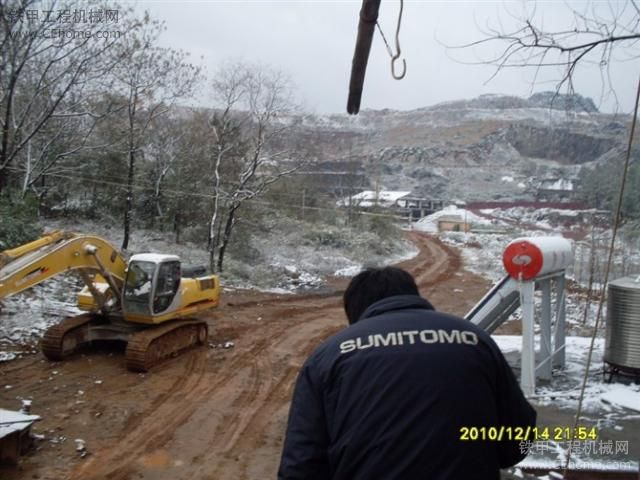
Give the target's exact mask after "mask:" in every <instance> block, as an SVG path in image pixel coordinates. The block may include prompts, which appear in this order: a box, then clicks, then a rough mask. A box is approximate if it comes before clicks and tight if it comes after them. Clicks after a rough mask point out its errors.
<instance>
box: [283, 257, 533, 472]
mask: <svg viewBox="0 0 640 480" xmlns="http://www.w3.org/2000/svg"><path fill="white" fill-rule="evenodd" d="M344 307H345V311H346V314H347V318H348V320H349V323H350V326H349V327H348V328H346V329H345V330H343V331H341V332H339V333H338V334H336V335H334V336H333V337H331V338H330V339H329V340H327V341H326V342H324V343H323V344H322V345H320V346H319V347H318V348H317V349H316V350H315V351H314V352H313V354H312V355H311V356H310V357H309V358H308V360H307V361H306V362H305V364H304V366H303V367H302V370H301V371H300V374H299V376H298V380H297V383H296V386H295V390H294V394H293V400H292V403H291V409H290V412H289V423H288V426H287V433H286V438H285V442H284V450H283V453H282V460H281V463H280V469H279V472H278V478H280V479H282V480H292V479H304V480H312V479H323V480H328V479H332V480H359V479H362V480H386V479H398V480H436V479H451V480H469V479H483V480H484V479H499V477H500V474H499V469H500V468H504V467H508V466H511V465H514V464H516V463H517V462H519V461H520V460H522V459H523V458H524V457H525V456H526V453H523V450H524V449H522V448H521V447H520V441H519V440H522V436H523V433H522V432H521V431H520V430H518V429H522V431H526V429H527V427H532V426H534V425H535V419H536V413H535V411H534V410H533V408H532V407H531V406H530V405H529V403H528V402H527V400H526V399H525V398H524V396H523V394H522V392H521V390H520V388H519V386H518V384H517V382H516V379H515V377H514V375H513V373H512V371H511V369H510V368H509V365H508V364H507V362H506V361H505V359H504V357H503V356H502V353H501V352H500V350H499V349H498V347H497V346H496V344H495V343H494V342H493V340H492V339H491V337H490V336H489V335H488V334H487V333H485V332H484V331H482V330H481V329H479V328H477V327H476V326H475V325H473V324H471V323H470V322H467V321H465V320H463V319H460V318H457V317H454V316H452V315H447V314H443V313H439V312H436V311H435V310H434V309H433V307H432V306H431V304H430V303H429V302H428V301H427V300H425V299H423V298H421V297H420V296H419V293H418V288H417V286H416V284H415V281H414V280H413V278H412V277H411V275H409V274H408V273H407V272H405V271H403V270H400V269H397V268H392V267H387V268H382V269H368V270H365V271H363V272H361V273H359V274H358V275H356V276H355V277H354V278H353V279H352V281H351V283H350V284H349V286H348V288H347V290H346V291H345V294H344ZM471 429H475V434H474V431H472V430H471ZM483 431H484V433H482V432H483ZM517 432H519V433H520V437H521V438H517V439H516V438H515V437H516V433H517ZM498 436H500V438H501V440H498V439H497V437H498ZM464 437H467V438H468V439H467V440H464V439H463V438H464ZM483 437H484V438H489V437H491V438H492V440H488V439H487V440H482V438H483ZM470 438H475V439H474V440H471V439H470Z"/></svg>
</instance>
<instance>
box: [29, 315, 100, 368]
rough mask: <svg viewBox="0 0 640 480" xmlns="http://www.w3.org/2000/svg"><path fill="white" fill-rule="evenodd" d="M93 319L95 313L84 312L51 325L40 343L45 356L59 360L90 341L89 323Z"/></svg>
mask: <svg viewBox="0 0 640 480" xmlns="http://www.w3.org/2000/svg"><path fill="white" fill-rule="evenodd" d="M93 319H94V315H92V314H90V313H84V314H82V315H77V316H75V317H68V318H65V319H64V320H63V321H61V322H60V323H58V324H56V325H54V326H52V327H50V328H49V329H48V330H47V331H46V333H45V334H44V336H43V337H42V342H41V344H40V347H41V349H42V353H43V354H44V356H45V357H47V358H48V359H49V360H54V361H59V360H62V359H63V358H64V357H66V356H68V355H70V354H72V353H73V352H74V351H75V350H76V349H77V348H78V347H79V346H80V345H82V344H86V343H88V342H89V341H90V339H89V323H90V322H91V320H93Z"/></svg>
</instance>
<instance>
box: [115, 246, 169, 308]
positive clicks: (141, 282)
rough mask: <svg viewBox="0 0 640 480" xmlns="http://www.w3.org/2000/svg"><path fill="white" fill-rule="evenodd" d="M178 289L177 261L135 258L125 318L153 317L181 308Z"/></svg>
mask: <svg viewBox="0 0 640 480" xmlns="http://www.w3.org/2000/svg"><path fill="white" fill-rule="evenodd" d="M179 287H180V259H179V258H178V257H176V256H175V255H158V254H151V253H143V254H138V255H133V256H132V257H131V260H130V261H129V266H128V267H127V276H126V278H125V283H124V290H123V298H122V305H123V308H124V312H125V316H128V315H135V316H136V317H137V316H141V317H154V316H157V315H160V314H163V313H167V311H172V310H174V309H176V308H178V306H179V303H180V298H179V295H178V289H179ZM172 306H173V308H171V307H172Z"/></svg>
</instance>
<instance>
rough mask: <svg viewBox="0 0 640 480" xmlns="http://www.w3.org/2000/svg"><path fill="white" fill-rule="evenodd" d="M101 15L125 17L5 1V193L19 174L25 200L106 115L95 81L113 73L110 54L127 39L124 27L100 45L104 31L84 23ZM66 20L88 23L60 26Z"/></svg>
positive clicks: (1, 31)
mask: <svg viewBox="0 0 640 480" xmlns="http://www.w3.org/2000/svg"><path fill="white" fill-rule="evenodd" d="M97 11H101V12H103V14H104V12H105V11H111V12H118V13H124V12H123V11H120V7H119V6H118V5H117V4H114V3H111V4H110V5H108V6H107V5H105V4H104V3H103V2H97V1H92V0H91V1H88V2H87V1H82V2H80V1H79V0H68V1H57V0H53V1H51V2H49V3H48V4H47V5H44V4H42V3H41V2H39V1H37V0H8V1H6V2H0V191H2V190H3V189H4V188H5V187H6V186H7V185H8V181H9V176H10V172H11V171H15V170H19V171H21V172H22V173H23V181H22V185H21V189H22V192H23V193H24V192H25V191H26V189H28V188H29V187H30V186H32V185H33V184H34V183H35V181H37V180H38V178H39V177H40V176H41V175H42V174H44V173H46V172H47V171H48V170H49V169H50V168H52V167H53V166H54V165H55V164H56V162H57V161H59V160H61V159H63V158H66V157H68V156H69V155H71V154H73V153H77V152H78V151H79V149H81V148H84V147H85V146H86V145H87V143H86V140H87V138H88V134H89V133H90V132H91V130H92V128H93V125H94V124H95V122H96V121H97V119H98V118H100V117H101V116H103V115H104V114H105V113H106V112H104V111H103V112H96V111H95V110H93V109H92V108H90V107H91V106H92V102H91V98H95V97H94V95H95V94H96V92H97V91H98V90H97V89H96V88H95V85H96V83H97V82H96V79H99V78H102V77H103V76H104V74H105V72H106V71H108V70H109V68H111V66H112V65H111V64H110V63H109V62H110V60H109V59H107V55H106V53H107V52H108V51H109V50H111V49H112V48H113V47H114V45H116V44H117V43H118V41H119V40H120V37H121V36H124V35H125V34H126V32H125V30H124V29H123V28H122V26H121V25H119V24H118V25H117V29H115V28H114V30H113V31H112V32H111V33H112V35H106V38H105V36H104V35H103V36H101V37H100V38H98V32H100V33H104V29H105V24H104V23H103V21H100V22H98V21H91V22H89V21H87V18H86V15H90V13H91V12H97ZM127 11H128V10H127ZM72 12H73V13H72ZM62 15H68V16H70V17H71V16H72V15H82V16H83V17H84V18H83V19H80V18H78V19H75V18H70V22H69V23H61V22H62V18H61V16H62ZM81 20H82V23H81V26H80V27H78V26H76V27H74V25H76V23H79V22H80V21H81ZM91 20H93V19H91ZM103 20H104V18H103ZM80 28H81V31H80ZM113 60H114V58H111V61H113ZM93 105H95V104H93ZM63 140H64V141H63ZM63 144H64V145H63Z"/></svg>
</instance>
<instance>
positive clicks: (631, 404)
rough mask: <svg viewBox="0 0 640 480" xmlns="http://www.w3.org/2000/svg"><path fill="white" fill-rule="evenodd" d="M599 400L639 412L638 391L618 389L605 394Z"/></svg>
mask: <svg viewBox="0 0 640 480" xmlns="http://www.w3.org/2000/svg"><path fill="white" fill-rule="evenodd" d="M600 398H601V399H602V401H604V402H608V403H612V404H614V405H619V406H621V407H625V408H628V409H629V410H636V411H638V412H640V390H637V391H632V390H629V389H626V388H620V389H615V390H611V391H610V392H606V393H604V394H603V395H602V396H601V397H600Z"/></svg>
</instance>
